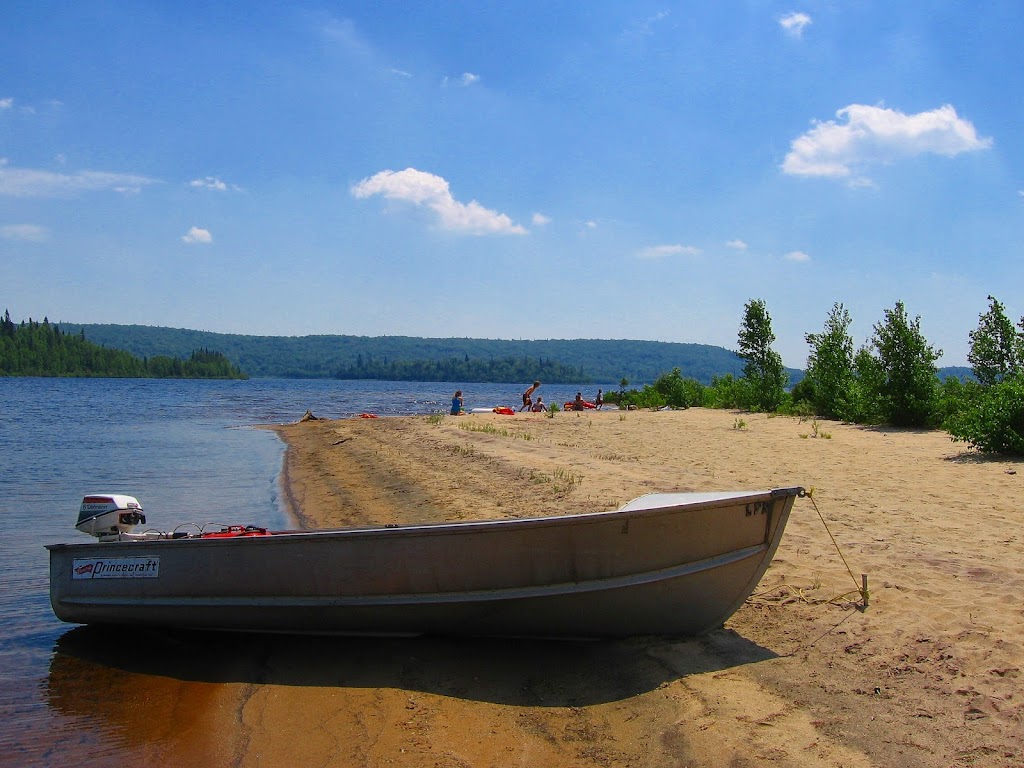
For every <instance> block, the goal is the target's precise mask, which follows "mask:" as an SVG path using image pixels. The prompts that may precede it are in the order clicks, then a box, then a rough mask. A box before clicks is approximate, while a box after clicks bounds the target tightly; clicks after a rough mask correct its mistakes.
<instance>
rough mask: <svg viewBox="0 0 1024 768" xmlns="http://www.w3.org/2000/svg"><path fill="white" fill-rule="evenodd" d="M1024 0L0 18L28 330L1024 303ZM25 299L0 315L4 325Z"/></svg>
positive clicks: (732, 337) (963, 308) (961, 343)
mask: <svg viewBox="0 0 1024 768" xmlns="http://www.w3.org/2000/svg"><path fill="white" fill-rule="evenodd" d="M1022 31H1024V3H1020V2H1018V1H1017V0H1010V1H1008V2H998V1H993V2H986V3H981V4H978V3H970V2H942V1H941V0H935V1H931V2H900V3H891V2H872V1H871V0H863V1H860V2H856V1H854V0H850V1H849V2H839V1H838V0H831V1H829V2H826V1H824V0H823V1H822V2H815V1H813V0H807V1H806V2H793V3H775V2H767V1H762V0H749V1H748V2H722V3H671V2H669V3H651V2H634V3H608V2H590V3H558V2H556V3H551V2H545V3H532V2H521V3H507V4H501V5H499V4H491V3H478V2H472V3H463V2H446V3H430V4H413V3H407V2H386V1H385V2H375V3H343V2H334V3H329V2H322V3H307V2H295V3H284V2H262V3H261V2H227V3H210V4H200V3H190V2H181V1H180V0H179V1H178V2H146V1H145V0H136V1H135V2H117V1H115V0H109V1H108V2H91V1H90V0H81V1H79V2H58V3H55V2H46V0H31V1H29V2H21V1H19V0H7V1H6V2H5V3H4V4H3V6H2V8H0V299H2V301H3V304H4V306H5V307H6V308H8V309H10V311H11V315H12V317H13V318H14V319H15V320H21V319H24V318H27V317H29V316H32V317H34V318H37V319H38V318H41V317H42V316H43V315H48V316H49V318H50V319H51V320H56V321H69V322H70V321H74V322H86V323H107V322H111V323H139V324H145V325H165V326H172V327H186V328H196V329H200V330H209V331H219V332H228V333H251V334H271V335H306V334H325V333H327V334H333V333H351V334H365V335H382V334H388V335H392V334H394V335H398V334H405V335H416V336H456V337H466V336H469V337H487V338H506V339H536V338H636V339H655V340H662V341H684V342H698V343H707V344H715V345H720V346H724V347H728V348H735V347H736V336H737V331H738V329H739V324H740V320H741V317H742V312H743V306H744V304H745V303H746V302H747V301H749V300H750V299H753V298H761V299H764V300H765V302H766V303H767V306H768V311H769V313H770V315H771V318H772V324H773V328H774V330H775V333H776V335H777V337H778V340H777V342H776V345H775V346H776V349H777V350H778V351H779V352H780V353H781V354H782V356H783V358H784V360H785V362H786V364H787V365H791V366H794V367H803V366H804V364H805V362H806V357H807V345H806V343H805V342H804V334H806V333H808V332H816V331H820V330H821V328H822V326H823V324H824V322H825V317H826V315H827V313H828V311H829V309H830V308H831V306H832V304H833V303H834V302H842V303H843V304H844V305H845V306H846V308H847V309H848V310H849V311H850V313H851V315H852V317H853V327H852V328H851V332H852V335H853V337H854V341H855V343H856V344H857V345H860V344H861V343H863V342H864V341H865V340H866V339H867V337H868V336H869V335H870V334H871V328H872V325H873V324H875V323H877V322H879V321H881V320H882V318H883V312H884V310H885V309H891V308H892V307H893V306H894V305H895V303H896V302H897V301H900V300H901V301H903V302H904V303H905V305H906V307H907V310H908V312H909V314H910V315H911V316H912V317H913V316H917V315H920V317H921V325H922V330H923V332H924V335H925V336H926V338H927V339H928V340H929V342H931V343H932V344H933V345H934V346H935V347H936V348H939V349H942V350H944V351H945V355H944V357H943V358H942V359H941V360H940V364H942V365H960V364H965V362H966V355H967V349H968V333H969V332H970V331H971V330H972V329H973V328H975V327H976V326H977V323H978V315H979V314H980V313H982V312H984V311H985V310H986V309H987V306H988V303H987V298H986V297H987V296H988V295H989V294H993V295H994V296H995V297H996V298H997V299H999V300H1000V301H1001V302H1003V304H1005V305H1006V307H1007V310H1008V312H1009V313H1010V315H1011V317H1012V318H1013V319H1014V320H1017V319H1019V318H1020V316H1021V315H1022V314H1024V291H1022V288H1024V98H1021V94H1022V93H1024V53H1022V50H1024V46H1021V44H1020V36H1021V32H1022ZM0 309H2V307H0Z"/></svg>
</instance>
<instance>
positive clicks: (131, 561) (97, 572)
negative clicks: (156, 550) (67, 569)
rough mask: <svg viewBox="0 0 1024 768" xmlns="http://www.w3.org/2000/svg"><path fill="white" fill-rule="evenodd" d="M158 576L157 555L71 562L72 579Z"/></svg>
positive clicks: (158, 562)
mask: <svg viewBox="0 0 1024 768" xmlns="http://www.w3.org/2000/svg"><path fill="white" fill-rule="evenodd" d="M159 576H160V558H159V557H110V558H106V559H101V558H92V559H89V560H74V561H73V562H72V563H71V578H72V579H155V578H158V577H159Z"/></svg>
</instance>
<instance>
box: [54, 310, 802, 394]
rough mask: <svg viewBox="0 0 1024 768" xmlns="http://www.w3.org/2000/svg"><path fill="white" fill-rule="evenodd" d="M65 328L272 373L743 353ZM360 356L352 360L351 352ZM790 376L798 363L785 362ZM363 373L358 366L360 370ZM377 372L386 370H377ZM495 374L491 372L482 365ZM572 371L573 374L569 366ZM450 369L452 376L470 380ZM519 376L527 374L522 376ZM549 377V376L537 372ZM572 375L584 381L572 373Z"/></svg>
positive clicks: (720, 362) (599, 369)
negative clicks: (204, 351)
mask: <svg viewBox="0 0 1024 768" xmlns="http://www.w3.org/2000/svg"><path fill="white" fill-rule="evenodd" d="M62 327H63V328H64V329H65V330H70V331H72V332H77V331H78V330H81V329H84V330H85V333H86V336H87V337H88V338H89V339H90V340H92V341H95V342H97V343H100V344H103V345H104V346H107V347H116V348H117V349H125V350H128V351H129V352H131V353H133V354H134V355H136V356H138V357H144V356H148V357H152V356H153V355H158V354H159V355H170V356H179V357H180V356H187V355H188V353H189V351H190V350H193V349H199V348H201V347H207V348H209V349H217V350H220V351H221V352H223V353H224V354H226V355H227V356H228V357H229V358H230V359H231V360H232V361H234V362H235V364H236V365H238V366H240V367H241V368H242V369H243V370H245V371H246V372H247V373H248V374H249V375H250V376H254V377H256V376H258V377H277V378H333V377H335V376H336V375H337V374H338V372H339V371H352V372H353V373H356V372H358V371H360V370H361V369H362V368H363V366H364V365H365V362H366V361H368V360H375V361H385V360H387V361H389V362H391V361H400V360H401V361H408V362H409V363H410V364H417V363H419V362H420V361H434V362H438V363H440V362H443V361H447V360H450V359H452V358H454V359H456V360H462V361H464V360H465V359H466V358H467V357H468V358H469V359H470V360H480V361H489V360H505V359H508V358H512V359H515V360H519V359H522V358H527V359H530V360H535V361H536V360H544V361H548V360H552V361H555V360H557V361H558V362H559V363H561V364H562V365H564V366H566V367H567V368H569V369H573V370H576V371H579V370H582V371H584V374H585V379H589V380H590V381H592V382H609V381H618V380H619V379H620V378H621V377H622V376H626V377H628V378H630V379H632V380H634V381H642V382H649V381H653V380H654V379H655V377H657V376H658V375H659V374H660V373H661V372H662V371H666V370H670V369H672V368H673V367H679V368H680V370H681V371H682V373H683V375H684V376H688V377H692V378H694V379H696V380H697V381H700V382H702V383H704V384H710V383H711V379H712V377H713V376H721V375H724V374H726V373H733V374H735V375H739V373H740V372H741V371H742V368H743V361H742V360H741V359H740V358H739V357H738V356H737V355H736V352H735V351H732V350H728V349H725V348H723V347H716V346H712V345H709V344H689V343H678V342H664V341H642V340H633V339H534V340H527V339H522V340H510V339H472V338H421V337H414V336H349V335H317V336H246V335H241V334H227V333H212V332H210V331H195V330H189V329H184V328H159V327H151V326H141V325H77V324H72V323H63V324H62ZM360 356H362V359H363V361H364V363H363V365H360V363H359V358H360ZM786 372H787V374H789V376H790V380H791V381H795V380H797V378H799V376H800V371H798V370H795V369H792V368H787V369H786ZM360 375H363V374H360ZM382 375H391V374H390V373H389V374H382ZM481 375H486V376H488V377H489V378H487V379H483V380H485V381H496V380H498V379H497V378H496V377H495V376H494V374H492V373H489V372H485V373H482V374H481ZM577 375H578V374H577ZM475 380H476V379H475V377H474V378H465V377H461V376H459V377H457V378H455V379H454V381H456V382H460V383H465V382H469V381H475ZM526 380H531V379H529V377H527V379H526ZM542 381H550V379H542ZM573 383H587V382H585V381H578V380H576V381H573Z"/></svg>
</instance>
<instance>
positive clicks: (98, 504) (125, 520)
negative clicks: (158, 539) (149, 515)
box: [75, 493, 146, 538]
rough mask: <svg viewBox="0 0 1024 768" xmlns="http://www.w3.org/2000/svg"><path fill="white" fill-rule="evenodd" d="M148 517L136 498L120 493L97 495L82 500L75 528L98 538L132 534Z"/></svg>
mask: <svg viewBox="0 0 1024 768" xmlns="http://www.w3.org/2000/svg"><path fill="white" fill-rule="evenodd" d="M145 522H146V515H145V514H144V513H143V511H142V505H141V504H139V500H138V499H136V498H135V497H134V496H125V495H123V494H120V493H96V494H91V495H89V496H86V497H85V498H84V499H82V506H81V507H79V509H78V522H77V523H75V528H76V529H77V530H79V531H81V532H82V533H88V534H89V535H91V536H96V537H97V538H106V537H107V536H118V535H120V534H122V533H131V531H132V530H133V529H134V528H135V526H136V525H139V524H145Z"/></svg>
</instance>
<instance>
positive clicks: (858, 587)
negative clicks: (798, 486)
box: [806, 488, 868, 609]
mask: <svg viewBox="0 0 1024 768" xmlns="http://www.w3.org/2000/svg"><path fill="white" fill-rule="evenodd" d="M806 496H807V498H808V499H810V500H811V504H812V505H813V506H814V511H815V512H817V513H818V519H819V520H821V524H822V526H824V528H825V533H827V534H828V537H829V538H830V539H832V544H833V546H834V547H835V548H836V552H838V553H839V559H840V560H842V561H843V565H845V566H846V572H847V573H848V574H850V578H851V579H853V585H854V588H853V589H852V590H850V591H849V592H845V593H844V594H842V595H840V597H845V596H846V595H850V594H853V593H854V592H856V593H858V594H859V595H860V597H861V608H862V609H866V608H867V607H868V575H867V574H866V573H862V574H861V575H860V584H858V583H857V577H856V576H854V575H853V569H852V568H850V564H849V563H848V562H846V557H845V556H844V555H843V550H841V549H840V548H839V542H837V541H836V537H835V536H833V535H832V531H830V530H829V527H828V523H826V522H825V517H824V516H823V515H822V514H821V510H820V509H818V503H817V502H816V501H815V500H814V489H813V488H810V489H808V490H807V492H806Z"/></svg>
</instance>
